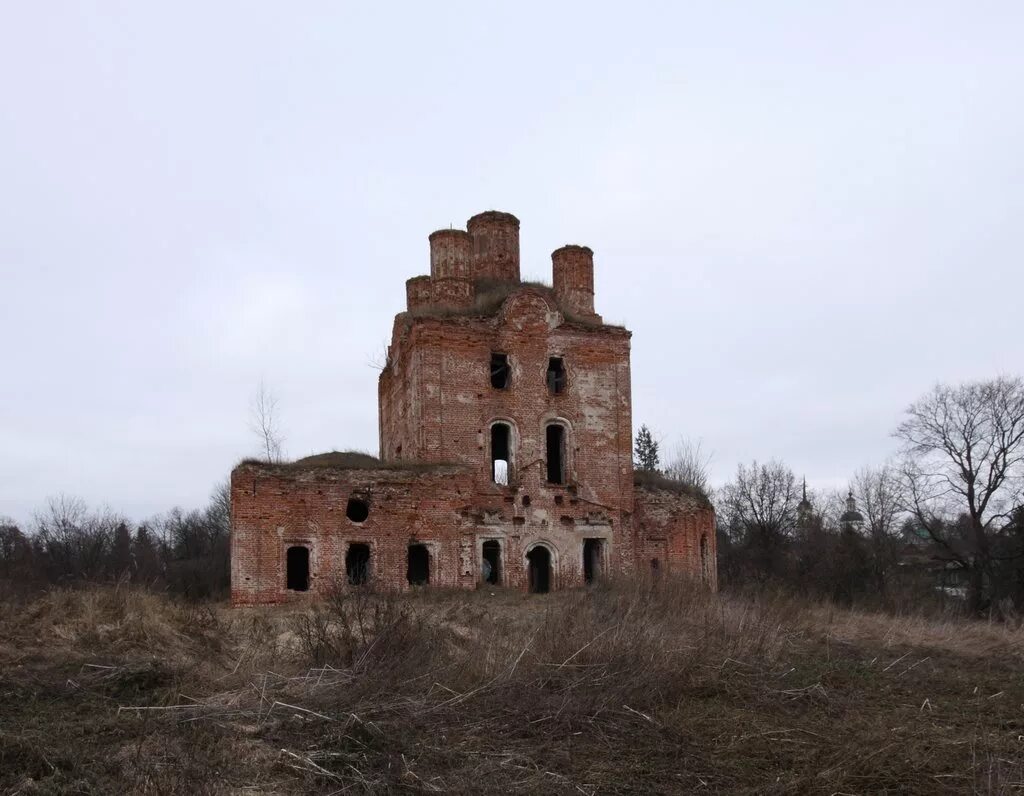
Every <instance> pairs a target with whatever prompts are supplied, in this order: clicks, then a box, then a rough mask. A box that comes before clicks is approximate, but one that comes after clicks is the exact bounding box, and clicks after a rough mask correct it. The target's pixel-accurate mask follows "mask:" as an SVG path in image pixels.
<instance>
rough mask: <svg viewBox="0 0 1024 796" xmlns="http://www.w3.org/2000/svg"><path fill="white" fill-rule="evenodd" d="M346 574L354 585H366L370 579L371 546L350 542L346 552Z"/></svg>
mask: <svg viewBox="0 0 1024 796" xmlns="http://www.w3.org/2000/svg"><path fill="white" fill-rule="evenodd" d="M345 574H346V575H347V576H348V582H349V583H350V584H351V585H353V586H365V585H366V584H367V583H369V581H370V546H369V545H365V544H350V545H349V546H348V552H347V553H346V554H345Z"/></svg>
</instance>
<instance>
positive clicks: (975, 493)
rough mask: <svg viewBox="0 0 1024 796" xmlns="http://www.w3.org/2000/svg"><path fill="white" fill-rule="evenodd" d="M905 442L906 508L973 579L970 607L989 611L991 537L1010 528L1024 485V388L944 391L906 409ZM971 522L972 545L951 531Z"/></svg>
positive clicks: (993, 384) (994, 385) (1009, 382)
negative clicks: (956, 521)
mask: <svg viewBox="0 0 1024 796" xmlns="http://www.w3.org/2000/svg"><path fill="white" fill-rule="evenodd" d="M906 415H907V416H906V419H905V420H904V421H903V422H902V423H900V425H899V427H898V428H897V429H896V432H895V436H896V437H897V438H898V439H900V440H902V442H903V448H904V451H903V452H904V457H905V459H904V464H903V467H902V475H903V482H904V487H905V489H906V503H907V508H908V509H909V511H910V512H911V513H912V514H913V517H914V519H915V521H916V522H917V524H918V525H920V526H921V528H923V529H924V530H926V531H927V532H928V534H929V535H930V536H931V538H932V539H933V541H934V542H935V543H936V545H938V547H939V548H940V549H941V550H942V551H943V553H944V554H945V556H947V557H948V559H949V560H951V561H955V562H956V563H958V564H959V565H960V566H961V567H962V568H963V569H965V570H966V571H967V572H968V574H969V587H968V597H969V601H970V605H971V608H972V609H974V610H981V609H983V608H984V607H985V605H986V603H987V601H988V598H989V596H990V595H989V594H988V593H987V585H986V584H987V583H990V582H991V579H992V566H993V563H994V558H993V551H992V538H991V537H992V534H993V532H994V531H995V530H996V529H997V528H998V527H999V525H1000V523H1007V522H1009V518H1010V514H1011V512H1012V511H1013V509H1014V508H1015V507H1016V506H1017V505H1019V504H1020V498H1021V486H1022V482H1024V382H1022V381H1021V379H1020V378H998V379H994V380H992V381H983V382H972V383H967V384H962V385H958V386H946V385H938V386H936V387H935V388H934V389H933V390H932V391H931V392H930V393H928V394H927V395H925V396H924V397H923V398H921V399H920V400H919V401H917V402H916V403H914V404H912V405H911V406H910V408H908V409H907V412H906ZM960 515H962V516H963V517H964V518H965V519H966V522H967V525H968V532H967V535H966V539H957V538H955V537H953V536H951V535H950V534H949V533H948V528H949V526H950V525H951V524H952V523H950V522H949V520H950V519H951V518H956V517H957V516H960Z"/></svg>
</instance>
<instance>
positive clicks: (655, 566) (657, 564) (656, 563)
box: [651, 558, 661, 575]
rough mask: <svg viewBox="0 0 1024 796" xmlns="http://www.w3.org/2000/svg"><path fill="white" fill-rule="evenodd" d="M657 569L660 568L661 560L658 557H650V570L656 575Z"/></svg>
mask: <svg viewBox="0 0 1024 796" xmlns="http://www.w3.org/2000/svg"><path fill="white" fill-rule="evenodd" d="M659 569H661V562H660V561H659V560H658V559H656V558H652V559H651V572H653V573H654V574H655V575H657V574H658V570H659Z"/></svg>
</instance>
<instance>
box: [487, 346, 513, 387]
mask: <svg viewBox="0 0 1024 796" xmlns="http://www.w3.org/2000/svg"><path fill="white" fill-rule="evenodd" d="M511 379H512V368H511V367H509V364H508V354H499V353H492V354H491V386H492V387H493V388H494V389H496V390H504V389H507V388H508V384H509V382H510V381H511Z"/></svg>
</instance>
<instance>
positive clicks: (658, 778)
mask: <svg viewBox="0 0 1024 796" xmlns="http://www.w3.org/2000/svg"><path fill="white" fill-rule="evenodd" d="M2 607H3V615H2V618H0V792H3V793H18V794H50V793H81V794H109V793H143V794H150V793H152V794H171V793H188V794H207V793H210V794H227V793H235V794H276V793H336V794H342V793H346V794H360V793H389V792H422V793H480V794H492V793H558V794H561V793H564V794H570V793H572V794H606V793H643V794H657V793H758V794H766V793H767V794H772V793H827V794H863V793H892V794H895V793H901V794H902V793H922V794H924V793H927V794H934V793H986V794H1011V793H1022V792H1024V676H1022V674H1024V630H1021V629H1020V628H1019V627H1018V628H1015V627H1011V626H1008V625H1005V624H1002V625H999V624H987V623H982V622H973V621H965V620H937V619H924V618H919V617H909V616H908V617H894V616H889V615H882V614H864V613H857V612H851V611H842V610H838V609H834V608H830V607H828V606H823V605H806V604H801V603H798V602H796V601H794V600H792V599H789V598H785V597H782V596H767V595H760V596H756V597H752V596H738V595H728V594H726V595H720V596H711V595H707V594H704V593H702V592H701V591H700V590H699V589H695V588H694V587H692V586H690V585H688V584H686V583H682V582H671V581H665V582H661V583H657V584H655V583H644V584H611V585H606V586H603V587H600V588H594V589H589V590H587V591H579V592H569V593H559V594H552V595H547V596H532V597H531V596H526V595H522V594H518V593H508V592H502V591H497V592H493V593H492V592H489V591H481V592H476V593H473V594H469V595H465V594H449V593H443V592H424V593H422V594H416V595H413V596H406V597H394V596H387V595H372V594H367V595H359V596H356V597H347V598H341V597H339V598H337V599H334V600H330V601H327V602H324V603H320V604H315V605H314V604H310V605H302V606H288V607H280V608H266V609H245V610H237V611H233V610H230V609H228V608H226V607H225V606H222V605H211V606H190V605H187V604H184V603H179V602H175V601H172V600H170V599H168V598H166V597H162V596H159V595H154V594H151V593H147V592H144V591H138V590H133V589H127V588H120V589H118V588H113V587H111V588H94V589H89V590H84V591H53V592H50V593H47V594H45V595H43V596H40V597H37V598H34V599H31V600H27V601H20V602H19V601H15V600H13V599H8V600H6V601H5V602H4V603H3V606H2Z"/></svg>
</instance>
